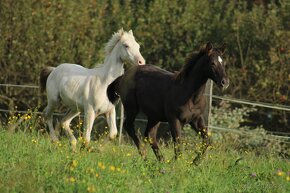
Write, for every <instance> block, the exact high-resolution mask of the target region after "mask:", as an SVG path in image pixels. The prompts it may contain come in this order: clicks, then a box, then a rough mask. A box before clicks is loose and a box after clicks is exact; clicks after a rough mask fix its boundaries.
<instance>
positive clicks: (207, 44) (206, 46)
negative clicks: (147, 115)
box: [205, 42, 213, 53]
mask: <svg viewBox="0 0 290 193" xmlns="http://www.w3.org/2000/svg"><path fill="white" fill-rule="evenodd" d="M212 48H213V45H212V43H211V42H207V43H206V45H205V51H206V53H209V52H210V51H211V50H212Z"/></svg>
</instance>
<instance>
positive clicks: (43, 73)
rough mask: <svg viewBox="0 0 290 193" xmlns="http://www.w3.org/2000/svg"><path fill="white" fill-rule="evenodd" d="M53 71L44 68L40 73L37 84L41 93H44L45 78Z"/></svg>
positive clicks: (52, 68)
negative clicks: (38, 83)
mask: <svg viewBox="0 0 290 193" xmlns="http://www.w3.org/2000/svg"><path fill="white" fill-rule="evenodd" d="M54 69H55V68H54V67H46V68H44V69H43V70H42V71H41V72H40V77H39V82H40V90H41V92H44V90H45V88H46V81H47V78H48V76H49V75H50V73H51V72H52V71H53V70H54Z"/></svg>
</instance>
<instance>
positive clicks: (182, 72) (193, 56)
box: [175, 49, 205, 81]
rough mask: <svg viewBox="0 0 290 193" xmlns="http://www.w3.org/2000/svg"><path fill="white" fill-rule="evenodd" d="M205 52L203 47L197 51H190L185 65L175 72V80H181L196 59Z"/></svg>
mask: <svg viewBox="0 0 290 193" xmlns="http://www.w3.org/2000/svg"><path fill="white" fill-rule="evenodd" d="M204 54H205V51H204V49H200V51H199V52H192V53H191V54H190V55H189V56H188V57H187V58H186V60H185V65H184V66H183V67H182V68H181V70H180V71H179V72H176V74H175V80H176V81H182V80H184V78H185V77H186V76H187V75H188V73H189V72H190V71H191V69H192V68H193V67H194V66H195V64H196V63H197V61H198V60H199V59H200V58H201V57H202V56H203V55H204Z"/></svg>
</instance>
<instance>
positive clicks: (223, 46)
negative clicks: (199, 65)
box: [219, 43, 227, 54]
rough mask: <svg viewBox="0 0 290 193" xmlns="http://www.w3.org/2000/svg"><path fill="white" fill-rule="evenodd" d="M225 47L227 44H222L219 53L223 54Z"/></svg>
mask: <svg viewBox="0 0 290 193" xmlns="http://www.w3.org/2000/svg"><path fill="white" fill-rule="evenodd" d="M226 47H227V44H226V43H223V45H222V46H221V47H220V48H219V49H220V51H221V52H222V54H224V53H225V50H226Z"/></svg>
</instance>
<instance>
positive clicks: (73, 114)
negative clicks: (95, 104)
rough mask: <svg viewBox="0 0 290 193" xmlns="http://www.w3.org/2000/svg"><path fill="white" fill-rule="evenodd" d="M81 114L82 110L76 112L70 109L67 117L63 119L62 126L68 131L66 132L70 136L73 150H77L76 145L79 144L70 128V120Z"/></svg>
mask: <svg viewBox="0 0 290 193" xmlns="http://www.w3.org/2000/svg"><path fill="white" fill-rule="evenodd" d="M79 114H80V112H76V111H73V110H71V111H69V112H68V114H66V115H65V117H64V118H63V119H62V120H61V126H62V128H63V129H64V130H65V131H66V134H67V135H68V137H69V138H70V143H71V145H72V149H73V151H75V150H76V145H77V139H76V138H75V136H74V134H73V131H72V130H71V129H70V126H69V125H70V122H71V121H72V120H73V118H75V117H76V116H78V115H79Z"/></svg>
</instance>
